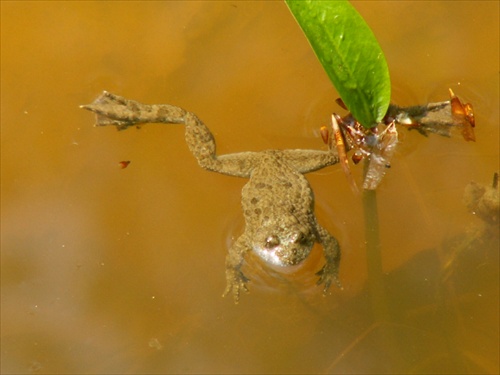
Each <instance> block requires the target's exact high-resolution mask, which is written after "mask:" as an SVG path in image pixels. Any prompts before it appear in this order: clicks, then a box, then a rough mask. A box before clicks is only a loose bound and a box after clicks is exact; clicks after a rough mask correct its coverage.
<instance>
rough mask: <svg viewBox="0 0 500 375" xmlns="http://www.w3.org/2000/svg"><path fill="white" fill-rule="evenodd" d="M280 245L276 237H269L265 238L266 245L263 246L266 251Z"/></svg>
mask: <svg viewBox="0 0 500 375" xmlns="http://www.w3.org/2000/svg"><path fill="white" fill-rule="evenodd" d="M279 244H280V240H279V238H278V237H277V236H274V235H272V236H269V237H267V238H266V244H265V245H264V247H265V248H266V249H272V248H273V247H276V246H278V245H279Z"/></svg>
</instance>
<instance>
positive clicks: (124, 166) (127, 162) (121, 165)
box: [118, 160, 130, 169]
mask: <svg viewBox="0 0 500 375" xmlns="http://www.w3.org/2000/svg"><path fill="white" fill-rule="evenodd" d="M118 164H119V165H120V168H121V169H124V168H127V167H128V165H129V164H130V160H125V161H121V162H119V163H118Z"/></svg>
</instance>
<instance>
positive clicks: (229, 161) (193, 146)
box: [81, 91, 342, 303]
mask: <svg viewBox="0 0 500 375" xmlns="http://www.w3.org/2000/svg"><path fill="white" fill-rule="evenodd" d="M81 108H83V109H86V110H89V111H91V112H94V113H95V114H96V123H95V126H109V125H111V126H116V128H117V129H118V130H125V129H127V128H129V127H131V126H132V127H133V126H135V127H140V126H142V125H144V124H151V123H161V124H182V125H184V126H185V140H186V143H187V146H188V148H189V150H190V151H191V153H192V154H193V155H194V157H195V158H196V160H197V161H198V164H199V165H200V166H201V167H202V168H204V169H206V170H208V171H212V172H217V173H221V174H224V175H229V176H235V177H240V178H246V179H248V182H247V183H246V184H245V185H244V187H243V189H242V194H241V205H242V209H243V216H244V222H245V226H244V230H243V233H242V234H241V235H240V236H239V237H238V238H237V239H236V241H234V243H233V244H232V245H231V246H230V248H229V250H228V253H227V255H226V261H225V271H226V288H225V290H224V293H223V296H227V295H232V297H233V300H234V302H235V303H238V302H239V300H240V294H241V293H242V292H248V291H249V290H248V288H247V283H248V282H250V279H249V278H248V277H247V276H246V275H245V274H244V273H243V271H242V266H243V263H244V260H245V256H246V254H248V253H249V252H250V251H252V252H253V253H254V254H256V255H257V256H258V258H260V259H261V260H262V261H263V262H264V263H265V264H267V265H269V266H271V267H274V268H278V269H282V268H287V267H294V266H299V265H300V264H302V262H303V261H304V260H305V259H306V258H307V257H308V256H309V254H310V253H311V250H312V248H313V245H314V244H315V243H319V244H320V245H321V246H322V248H323V254H324V258H325V264H324V266H323V267H322V268H321V269H320V270H319V271H318V272H317V273H316V275H317V276H319V278H318V281H317V284H318V285H321V284H323V285H324V288H323V294H324V295H326V294H327V292H328V290H329V288H330V286H331V284H332V283H335V284H336V285H337V286H338V287H339V288H342V286H341V283H340V281H339V265H340V258H341V251H340V245H339V242H338V241H337V239H336V238H335V237H334V236H332V235H331V234H330V233H329V232H328V231H327V230H326V229H325V228H324V227H323V226H321V225H320V224H319V223H318V221H317V219H316V215H315V212H314V193H313V190H312V188H311V186H310V184H309V182H308V180H307V179H306V178H305V176H304V175H305V174H307V173H309V172H314V171H317V170H320V169H322V168H325V167H328V166H331V165H334V164H336V163H338V162H339V156H338V153H337V152H336V150H335V149H334V148H333V147H331V146H329V147H328V150H308V149H285V150H264V151H246V152H238V153H231V154H224V155H218V154H217V153H216V144H215V138H214V136H213V134H212V132H211V131H210V130H209V128H208V127H207V126H206V125H205V124H204V123H203V122H202V121H201V120H200V119H199V118H198V117H197V116H196V115H195V114H194V113H192V112H189V111H187V110H184V109H182V108H180V107H177V106H174V105H170V104H152V105H148V104H142V103H140V102H137V101H135V100H131V99H127V98H124V97H122V96H119V95H115V94H112V93H109V92H107V91H104V92H103V93H102V94H101V95H100V96H99V97H98V98H97V99H95V100H94V102H92V103H91V104H88V105H83V106H81Z"/></svg>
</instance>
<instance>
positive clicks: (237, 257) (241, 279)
mask: <svg viewBox="0 0 500 375" xmlns="http://www.w3.org/2000/svg"><path fill="white" fill-rule="evenodd" d="M249 243H250V242H249V240H248V236H247V235H246V234H245V233H244V234H242V235H241V236H240V237H239V238H238V239H237V240H236V242H234V243H233V245H232V246H231V248H230V249H229V252H228V254H227V256H226V283H227V284H226V290H225V291H224V294H223V295H222V296H223V297H225V296H227V295H228V294H229V293H232V295H233V299H234V303H238V301H239V299H240V292H241V291H242V290H244V291H245V292H248V289H247V287H246V282H248V281H250V279H248V278H247V277H246V276H245V275H244V274H243V272H241V266H242V264H243V259H244V257H245V254H246V252H247V251H248V250H250V246H249Z"/></svg>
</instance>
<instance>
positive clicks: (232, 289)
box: [222, 272, 250, 304]
mask: <svg viewBox="0 0 500 375" xmlns="http://www.w3.org/2000/svg"><path fill="white" fill-rule="evenodd" d="M248 281H250V279H248V278H247V277H246V276H245V275H243V273H242V272H237V274H236V275H233V277H231V278H228V280H227V286H226V289H225V290H224V293H223V294H222V297H225V296H227V295H228V294H232V295H233V300H234V303H236V304H237V303H238V302H239V300H240V292H241V291H242V290H243V291H244V292H245V293H248V288H247V286H246V283H247V282H248Z"/></svg>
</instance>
